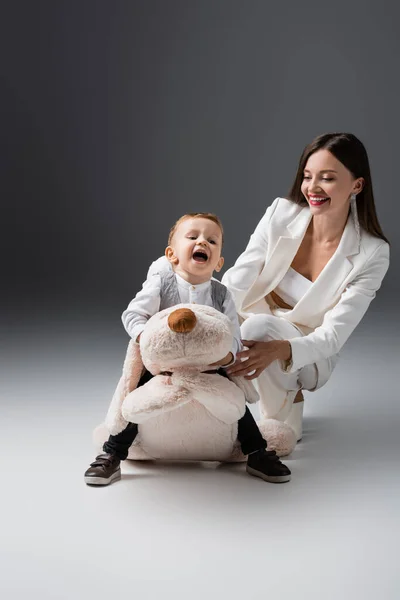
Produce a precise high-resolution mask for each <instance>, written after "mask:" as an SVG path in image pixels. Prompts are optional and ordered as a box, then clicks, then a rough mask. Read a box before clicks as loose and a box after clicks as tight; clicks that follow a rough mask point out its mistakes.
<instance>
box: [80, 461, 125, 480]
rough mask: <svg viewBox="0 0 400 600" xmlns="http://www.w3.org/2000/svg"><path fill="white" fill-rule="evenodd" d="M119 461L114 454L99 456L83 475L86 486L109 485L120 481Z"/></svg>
mask: <svg viewBox="0 0 400 600" xmlns="http://www.w3.org/2000/svg"><path fill="white" fill-rule="evenodd" d="M120 462H121V461H120V459H119V458H118V456H115V454H99V455H98V456H96V459H95V460H94V461H93V462H92V463H91V464H90V467H89V468H88V470H87V471H86V473H85V483H87V484H88V485H109V484H110V483H112V482H113V481H117V479H121V469H120V466H119V463H120Z"/></svg>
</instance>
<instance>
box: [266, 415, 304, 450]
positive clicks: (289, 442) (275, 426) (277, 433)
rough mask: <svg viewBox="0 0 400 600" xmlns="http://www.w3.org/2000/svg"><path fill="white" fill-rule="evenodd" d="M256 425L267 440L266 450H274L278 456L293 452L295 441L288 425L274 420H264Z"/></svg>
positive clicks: (294, 435)
mask: <svg viewBox="0 0 400 600" xmlns="http://www.w3.org/2000/svg"><path fill="white" fill-rule="evenodd" d="M257 425H258V427H259V429H260V431H261V433H262V436H263V437H264V439H266V440H267V443H268V450H275V452H276V453H277V455H278V456H288V455H289V454H290V453H291V452H293V450H294V448H295V446H296V442H297V439H296V434H295V432H294V431H293V429H292V428H291V427H290V426H289V425H287V424H286V423H283V422H282V421H277V420H276V419H264V420H262V421H260V422H259V423H257Z"/></svg>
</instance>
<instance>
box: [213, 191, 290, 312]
mask: <svg viewBox="0 0 400 600" xmlns="http://www.w3.org/2000/svg"><path fill="white" fill-rule="evenodd" d="M278 201H279V198H276V200H274V202H273V203H272V204H271V206H269V207H268V208H267V210H266V213H265V215H264V216H263V218H262V219H261V221H260V222H259V223H258V225H257V227H256V228H255V230H254V233H253V234H252V235H251V236H250V240H249V243H248V244H247V247H246V249H245V251H244V252H242V254H241V255H240V256H239V258H238V259H237V261H236V262H235V264H234V265H233V267H231V268H230V269H228V271H226V273H225V274H224V276H223V277H222V279H221V282H222V283H223V284H224V285H226V287H227V288H228V289H229V291H230V292H231V294H232V296H233V300H234V302H235V306H236V310H237V311H238V312H240V311H241V308H242V303H243V300H244V298H245V297H246V294H247V292H248V290H249V289H250V288H251V287H252V285H253V284H254V282H255V281H256V279H257V277H258V276H259V275H260V273H261V271H262V269H263V267H264V263H265V258H266V256H267V248H268V238H267V231H268V224H269V221H270V220H271V217H272V215H273V213H274V211H275V209H276V207H277V205H278Z"/></svg>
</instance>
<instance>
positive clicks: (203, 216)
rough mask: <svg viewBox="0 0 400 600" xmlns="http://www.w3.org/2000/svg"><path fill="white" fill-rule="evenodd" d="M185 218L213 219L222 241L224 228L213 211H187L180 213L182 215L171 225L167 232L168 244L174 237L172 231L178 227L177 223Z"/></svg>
mask: <svg viewBox="0 0 400 600" xmlns="http://www.w3.org/2000/svg"><path fill="white" fill-rule="evenodd" d="M187 219H209V221H213V222H214V223H216V224H217V225H218V227H219V228H220V230H221V233H222V243H223V242H224V228H223V227H222V223H221V221H220V218H219V217H217V215H214V213H187V214H186V215H182V217H180V219H178V220H177V221H176V223H175V224H174V225H173V226H172V227H171V231H170V232H169V236H168V246H170V245H171V242H172V238H173V237H174V233H175V231H176V230H177V229H178V227H179V225H180V224H181V223H183V221H186V220H187Z"/></svg>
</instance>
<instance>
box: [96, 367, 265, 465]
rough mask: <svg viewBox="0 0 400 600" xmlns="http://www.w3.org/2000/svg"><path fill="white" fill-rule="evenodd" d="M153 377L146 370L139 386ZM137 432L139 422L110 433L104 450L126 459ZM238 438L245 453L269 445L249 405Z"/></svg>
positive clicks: (241, 421)
mask: <svg viewBox="0 0 400 600" xmlns="http://www.w3.org/2000/svg"><path fill="white" fill-rule="evenodd" d="M217 373H218V375H221V376H222V377H228V376H227V374H226V373H225V371H224V369H219V370H218V371H217ZM152 377H153V375H152V374H151V373H149V371H146V372H145V373H144V375H142V377H141V379H140V381H139V383H138V385H137V387H140V386H142V385H144V384H145V383H147V382H148V381H150V379H151V378H152ZM137 433H138V426H137V424H136V423H128V425H127V427H126V428H125V429H124V430H123V431H121V432H120V433H118V434H117V435H110V437H109V438H108V440H107V442H106V443H105V444H104V446H103V450H104V452H107V453H109V454H115V455H116V456H118V458H120V459H121V460H125V459H126V457H127V456H128V452H129V448H130V447H131V445H132V443H133V441H134V439H135V437H136V436H137ZM238 440H239V443H240V447H241V449H242V452H243V454H252V453H253V452H257V450H262V449H263V448H266V447H267V442H266V441H265V440H264V438H263V437H262V435H261V432H260V430H259V429H258V426H257V423H256V422H255V420H254V417H253V415H252V414H251V412H250V411H249V409H248V408H247V406H246V412H245V413H244V415H243V417H242V418H241V419H239V421H238Z"/></svg>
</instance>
